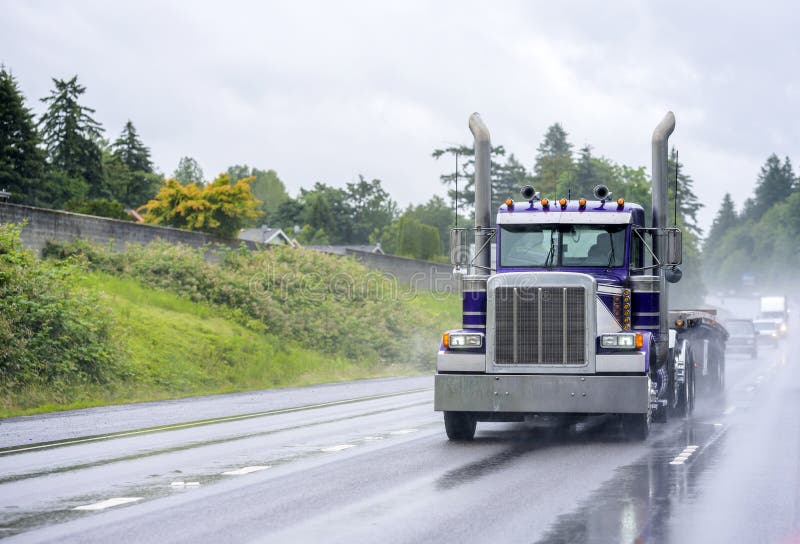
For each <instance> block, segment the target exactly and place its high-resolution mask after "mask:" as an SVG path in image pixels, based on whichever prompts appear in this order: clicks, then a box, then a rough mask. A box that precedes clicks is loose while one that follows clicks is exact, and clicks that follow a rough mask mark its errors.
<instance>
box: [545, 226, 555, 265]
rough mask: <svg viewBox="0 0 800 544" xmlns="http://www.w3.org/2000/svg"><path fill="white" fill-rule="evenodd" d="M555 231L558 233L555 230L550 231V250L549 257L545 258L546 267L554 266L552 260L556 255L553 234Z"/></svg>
mask: <svg viewBox="0 0 800 544" xmlns="http://www.w3.org/2000/svg"><path fill="white" fill-rule="evenodd" d="M555 233H556V231H555V230H551V231H550V251H548V252H547V258H546V259H545V260H544V266H545V267H550V266H553V264H552V260H553V257H555V255H556V242H555V240H554V239H553V235H555Z"/></svg>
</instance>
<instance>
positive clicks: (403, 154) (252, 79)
mask: <svg viewBox="0 0 800 544" xmlns="http://www.w3.org/2000/svg"><path fill="white" fill-rule="evenodd" d="M740 4H741V5H740ZM0 12H2V15H1V16H0V63H3V64H5V65H6V67H7V68H9V69H11V70H12V72H13V73H14V75H15V76H16V78H17V80H18V82H19V84H20V87H21V89H22V91H23V93H24V94H25V96H26V98H27V99H28V105H29V106H31V107H33V108H34V110H35V111H36V112H40V111H41V110H42V104H41V103H40V102H39V101H38V99H39V98H41V97H43V96H46V95H47V94H48V93H49V91H50V89H51V87H52V82H51V78H52V77H57V78H69V77H71V76H73V75H75V74H77V75H78V77H79V81H80V82H81V83H83V84H84V85H85V86H86V88H87V91H86V94H85V95H84V104H85V105H88V106H91V107H93V108H95V109H96V110H97V112H96V119H97V120H98V121H100V122H101V123H102V124H103V125H104V127H105V128H106V131H107V137H109V138H110V139H113V138H116V136H117V135H118V134H119V132H120V131H121V129H122V126H123V125H124V123H125V121H126V120H127V119H130V120H132V121H133V123H134V125H135V126H136V128H137V129H138V130H139V133H140V135H141V137H142V139H143V140H144V142H145V144H146V145H148V146H149V147H150V149H151V152H152V156H153V159H154V161H155V163H156V164H157V167H158V168H159V169H160V170H161V171H162V172H164V173H166V174H171V173H172V172H173V171H174V169H175V167H176V166H177V163H178V161H179V159H180V158H181V157H182V156H186V155H188V156H191V157H194V158H195V159H197V161H198V162H199V163H200V165H201V166H202V168H203V170H204V171H205V174H206V177H207V178H212V177H213V176H214V175H216V174H217V173H219V172H222V171H224V170H225V169H226V168H227V167H228V166H229V165H232V164H242V163H245V164H248V165H251V166H256V167H259V168H262V169H274V170H276V171H277V172H278V175H279V176H280V177H281V179H282V180H283V181H284V183H285V184H286V186H287V189H288V191H289V193H290V194H292V195H293V196H294V195H296V194H297V191H298V189H299V188H300V187H309V186H311V185H312V184H313V183H314V182H315V181H322V182H325V183H328V184H331V185H336V186H342V185H344V184H345V183H347V182H349V181H354V180H356V179H357V177H358V174H363V175H364V176H365V177H367V178H368V179H372V178H379V179H381V180H382V181H383V184H384V186H385V188H386V189H387V190H388V191H389V192H390V193H391V194H392V196H393V197H394V198H395V199H396V200H397V201H398V202H400V203H401V204H402V205H406V204H408V203H418V202H423V201H425V200H427V199H428V198H429V197H430V196H431V195H432V194H434V193H437V194H440V195H442V196H444V194H445V191H444V188H443V187H442V186H441V185H440V183H439V181H438V176H439V174H441V173H442V172H443V171H445V170H448V169H451V168H452V165H451V164H449V162H450V161H448V163H447V164H446V163H443V162H441V161H438V162H437V161H435V160H434V159H432V158H431V151H432V150H433V149H434V148H437V147H443V146H447V145H450V144H454V143H465V144H469V143H470V142H471V136H470V134H469V130H468V129H467V119H468V117H469V114H470V113H472V112H473V111H478V112H480V113H481V115H482V116H483V119H484V121H485V122H486V124H487V125H488V127H489V129H490V131H491V133H492V141H493V143H494V144H495V145H496V144H502V145H504V146H505V147H506V149H507V150H508V151H511V152H513V153H514V154H515V155H516V156H517V158H519V159H520V160H521V161H522V162H523V163H524V164H525V165H526V166H527V167H528V168H531V167H532V164H533V160H534V157H535V154H536V147H537V145H538V144H539V143H540V141H541V139H542V136H543V135H544V132H545V130H546V129H547V127H548V126H549V125H551V124H552V123H554V122H560V123H562V125H563V126H564V128H565V129H566V130H567V132H568V133H569V138H570V141H571V142H572V143H573V144H574V145H575V148H576V149H578V148H580V147H581V146H583V145H584V144H586V143H589V144H591V145H592V146H593V147H594V152H595V154H596V155H603V156H606V157H608V158H610V159H612V160H614V161H616V162H619V163H624V164H628V165H631V166H646V167H647V168H648V170H649V168H650V147H649V146H650V136H651V134H652V130H653V128H654V127H655V125H656V124H657V123H658V122H659V121H660V120H661V118H662V117H663V115H664V113H665V112H666V111H667V110H673V111H674V112H675V115H676V117H677V128H676V131H675V133H674V135H673V138H672V140H671V141H672V143H673V144H674V145H675V146H676V147H677V148H678V150H679V152H680V158H681V162H683V163H684V164H685V167H686V172H687V173H688V174H690V175H691V176H692V177H693V178H694V180H695V192H696V193H697V194H698V196H700V198H701V199H702V200H703V201H704V202H706V203H707V206H706V208H705V209H704V210H703V212H702V215H701V217H700V220H701V221H700V222H701V226H703V227H704V228H707V227H708V226H709V225H710V224H711V221H712V220H713V217H714V215H715V214H716V211H717V210H718V208H719V202H720V200H721V197H722V194H723V193H724V192H726V191H729V192H731V193H732V195H733V198H734V201H735V202H736V204H737V206H741V204H742V202H743V201H744V199H745V198H746V197H747V196H748V195H749V194H750V193H751V192H752V189H753V185H754V183H755V180H756V177H757V175H758V172H759V169H760V166H761V165H762V164H763V162H764V160H765V159H766V157H767V156H768V155H769V154H770V153H773V152H774V153H777V154H778V155H779V156H781V157H784V156H789V157H790V158H791V159H792V162H793V164H795V165H798V163H800V153H798V142H800V123H799V122H798V121H799V120H800V70H798V66H799V65H800V63H798V60H800V59H798V52H799V51H800V49H799V48H798V46H800V39H798V35H800V31H799V30H798V29H800V17H798V15H797V13H798V10H797V9H796V6H795V4H794V3H793V2H789V1H786V2H758V3H755V2H753V3H749V4H745V3H743V2H742V3H738V2H735V1H730V0H729V1H727V2H717V3H714V4H712V3H710V2H709V3H704V2H696V1H688V2H676V1H671V2H656V1H645V0H642V1H631V2H590V1H585V2H552V1H536V2H534V1H528V2H488V1H485V0H484V1H481V2H464V1H452V2H445V1H436V2H434V1H430V2H416V1H409V0H402V1H396V2H380V1H362V2H343V1H335V2H331V1H328V2H325V1H320V2H306V1H288V0H287V1H282V2H239V1H234V0H227V1H225V2H188V1H187V2H163V1H159V2H154V1H142V0H137V1H128V2H125V1H115V2H89V1H76V0H71V1H68V2H66V1H36V0H33V1H31V0H27V1H22V0H0ZM611 189H612V191H613V187H612V188H611Z"/></svg>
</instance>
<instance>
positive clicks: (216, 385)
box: [0, 273, 460, 417]
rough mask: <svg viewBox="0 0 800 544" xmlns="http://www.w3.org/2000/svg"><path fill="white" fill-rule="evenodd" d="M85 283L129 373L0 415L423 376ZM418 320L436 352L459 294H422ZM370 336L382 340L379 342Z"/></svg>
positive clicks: (424, 343)
mask: <svg viewBox="0 0 800 544" xmlns="http://www.w3.org/2000/svg"><path fill="white" fill-rule="evenodd" d="M82 283H83V286H84V287H86V288H90V289H92V290H94V289H97V290H98V291H100V292H101V293H103V296H104V300H105V302H106V303H107V304H108V305H109V306H110V307H111V308H112V312H113V314H114V317H115V323H114V337H115V338H116V339H117V342H118V343H119V345H120V347H121V349H122V352H123V353H124V354H126V356H127V359H128V363H129V368H130V373H131V377H130V379H128V380H126V381H125V382H122V383H116V384H106V385H104V386H97V385H89V386H83V387H82V388H80V389H76V388H72V389H68V390H66V391H63V392H60V393H54V392H53V391H50V390H45V389H36V388H28V389H26V390H24V391H21V392H20V393H19V394H17V395H14V398H9V399H4V402H3V403H2V404H0V417H4V416H9V415H18V414H23V413H37V412H46V411H51V410H57V409H72V408H80V407H86V406H96V405H104V404H112V403H121V402H134V401H144V400H156V399H165V398H175V397H181V396H190V395H203V394H215V393H224V392H231V391H244V390H252V389H262V388H269V387H285V386H293V385H307V384H312V383H322V382H330V381H343V380H352V379H359V378H367V377H376V376H389V375H404V374H412V373H418V372H427V371H429V370H430V369H429V368H425V366H427V365H420V364H419V362H418V361H409V362H408V364H404V365H391V366H384V365H375V364H366V363H363V362H359V361H349V360H346V359H342V358H333V357H331V356H328V355H325V354H321V353H319V352H316V351H311V350H308V349H302V348H298V347H292V346H287V345H286V343H285V342H282V341H281V339H279V338H276V337H274V336H270V335H268V334H266V333H264V332H263V331H259V330H258V327H259V325H258V324H257V323H254V324H252V326H251V327H245V326H243V325H241V324H239V323H238V322H236V321H235V320H234V319H231V318H226V313H228V310H226V309H224V308H220V307H214V306H211V305H208V304H203V303H195V302H192V301H190V300H188V299H185V298H181V297H179V296H177V295H175V294H173V293H170V292H167V291H159V290H154V289H150V288H145V287H143V286H142V285H141V284H140V283H138V282H137V281H135V280H131V279H121V278H117V277H113V276H110V275H107V274H102V273H93V274H90V275H88V276H86V278H85V279H84V280H83V281H82ZM407 306H408V309H409V315H410V316H411V318H412V319H414V320H415V321H416V322H417V323H418V324H419V327H418V330H419V331H420V332H419V338H418V339H415V342H416V343H417V344H418V345H419V349H420V351H421V352H423V353H425V352H430V353H431V354H433V353H435V351H436V348H437V346H438V334H439V332H440V331H441V330H443V329H446V328H451V327H454V326H457V325H458V323H459V321H460V312H459V303H458V297H456V296H453V295H450V296H442V295H433V294H430V293H419V294H417V295H416V296H414V297H413V298H412V299H411V300H409V301H408V302H407ZM376 341H380V339H377V338H376Z"/></svg>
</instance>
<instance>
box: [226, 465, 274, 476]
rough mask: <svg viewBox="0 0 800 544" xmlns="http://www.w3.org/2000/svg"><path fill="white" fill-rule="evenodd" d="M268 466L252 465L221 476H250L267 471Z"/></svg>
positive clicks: (229, 471)
mask: <svg viewBox="0 0 800 544" xmlns="http://www.w3.org/2000/svg"><path fill="white" fill-rule="evenodd" d="M268 468H269V465H253V466H250V467H242V468H239V469H236V470H228V471H225V472H223V473H222V474H223V476H242V475H243V474H252V473H253V472H260V471H262V470H267V469H268Z"/></svg>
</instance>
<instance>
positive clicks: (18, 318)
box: [0, 224, 125, 390]
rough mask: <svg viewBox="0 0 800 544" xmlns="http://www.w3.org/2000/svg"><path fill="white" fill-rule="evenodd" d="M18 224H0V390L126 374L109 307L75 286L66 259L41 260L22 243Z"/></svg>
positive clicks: (75, 271) (72, 270)
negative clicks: (114, 339) (111, 328)
mask: <svg viewBox="0 0 800 544" xmlns="http://www.w3.org/2000/svg"><path fill="white" fill-rule="evenodd" d="M21 228H22V227H21V226H18V225H13V224H0V389H6V390H15V389H18V388H20V387H22V386H26V385H32V384H36V383H45V384H47V385H48V386H49V387H53V388H55V389H58V388H60V387H63V386H67V385H75V384H80V383H105V382H106V381H108V380H110V379H113V378H115V377H118V376H121V375H123V374H124V373H125V369H124V365H121V364H120V363H118V362H117V360H116V353H115V349H114V348H113V344H112V342H111V341H110V335H109V321H110V319H111V316H110V315H109V314H108V311H107V310H105V309H104V308H103V307H102V306H101V305H99V304H98V300H97V298H96V297H95V296H94V295H92V294H90V293H89V292H87V291H86V290H84V289H80V288H78V287H77V286H76V282H75V280H76V274H78V273H79V269H78V268H77V267H76V266H75V265H74V264H73V263H72V261H71V260H64V261H60V262H48V263H43V262H40V261H38V260H37V259H36V258H34V257H33V255H31V254H30V253H28V252H27V251H26V250H24V249H23V248H22V245H21V243H20V239H19V235H20V231H21Z"/></svg>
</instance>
